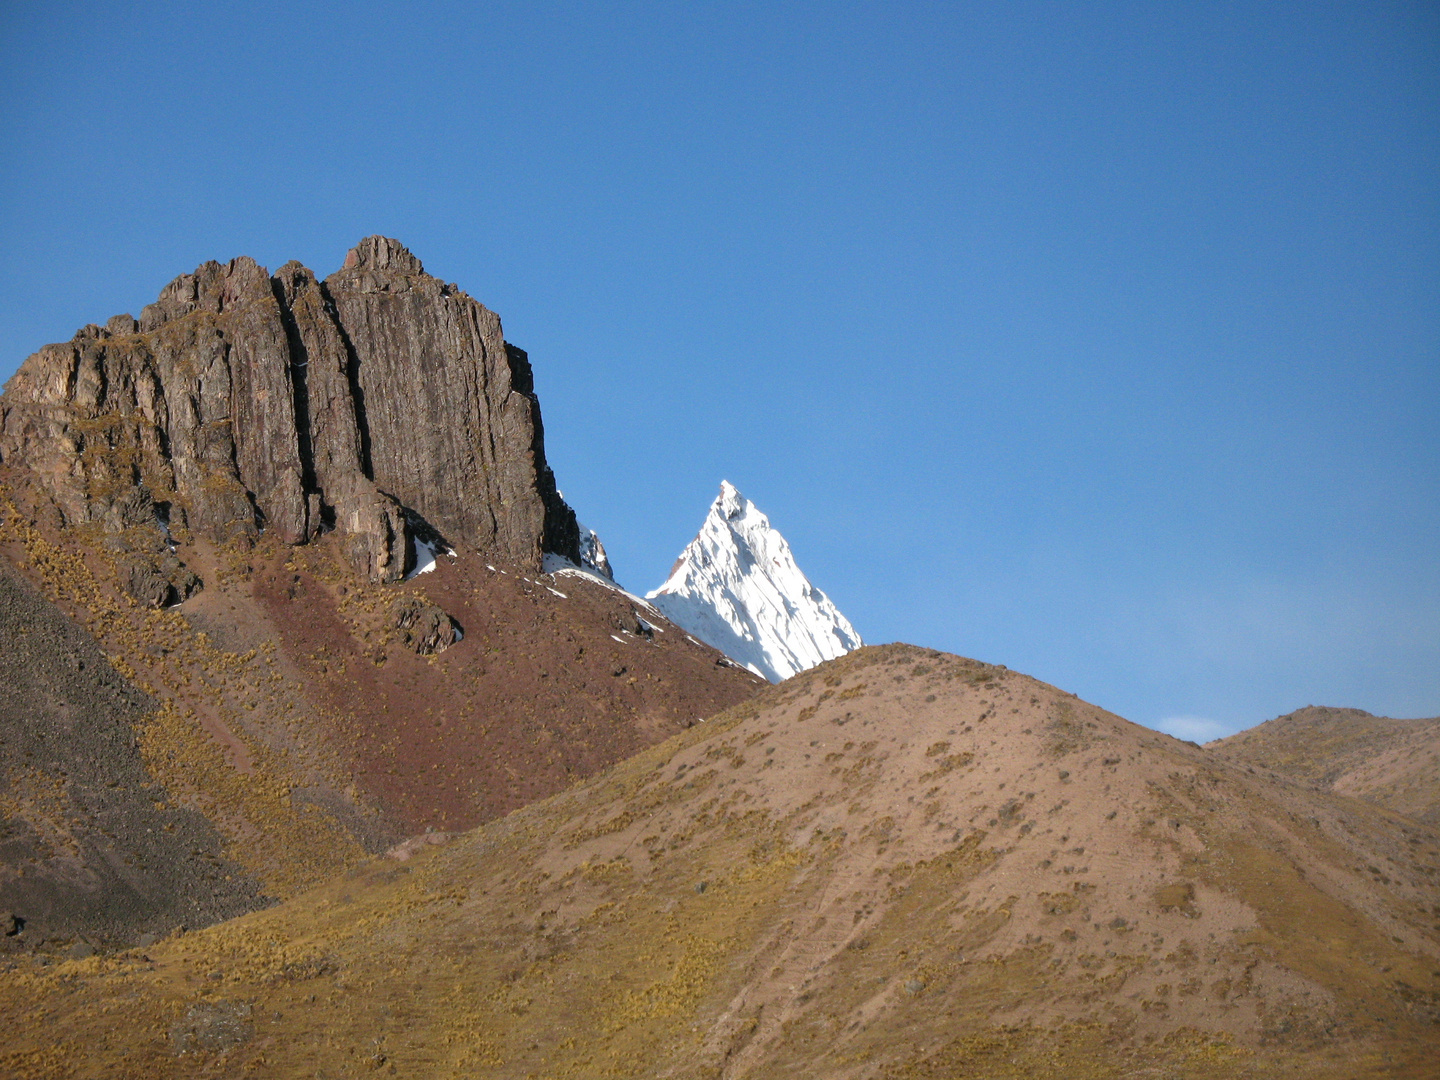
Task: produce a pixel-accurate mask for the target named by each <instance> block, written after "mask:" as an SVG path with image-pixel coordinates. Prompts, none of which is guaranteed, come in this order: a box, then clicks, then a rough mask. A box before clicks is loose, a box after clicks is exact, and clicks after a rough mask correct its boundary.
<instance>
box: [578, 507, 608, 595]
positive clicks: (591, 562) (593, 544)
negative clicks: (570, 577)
mask: <svg viewBox="0 0 1440 1080" xmlns="http://www.w3.org/2000/svg"><path fill="white" fill-rule="evenodd" d="M576 524H577V525H579V526H580V565H581V566H582V567H584V568H585V569H586V570H593V571H594V572H595V573H597V574H599V575H600V576H601V577H604V578H609V579H610V580H611V581H614V580H615V574H614V571H612V570H611V569H610V559H609V558H608V557H607V556H606V554H605V545H604V544H602V543H600V537H598V536H596V535H595V530H594V529H587V528H586V527H585V523H584V522H579V521H577V522H576Z"/></svg>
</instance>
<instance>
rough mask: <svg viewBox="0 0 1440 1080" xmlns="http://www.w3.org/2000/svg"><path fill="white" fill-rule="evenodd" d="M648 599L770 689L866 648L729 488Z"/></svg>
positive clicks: (763, 521)
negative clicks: (769, 684) (771, 684)
mask: <svg viewBox="0 0 1440 1080" xmlns="http://www.w3.org/2000/svg"><path fill="white" fill-rule="evenodd" d="M646 599H647V600H649V601H650V602H651V603H652V604H654V605H655V607H656V608H657V609H658V610H659V612H660V613H661V614H662V615H664V616H665V617H666V618H667V619H669V620H670V621H671V622H672V623H674V624H675V625H676V626H678V627H680V628H681V629H682V630H685V631H686V632H687V633H690V634H694V635H695V636H696V637H697V638H699V639H700V640H701V641H704V642H705V643H706V644H707V645H710V646H713V647H714V648H716V649H719V650H720V651H721V652H722V653H724V654H725V655H726V656H728V657H730V659H732V660H734V661H736V662H737V663H739V664H743V665H744V666H745V667H747V668H749V669H750V670H751V671H753V672H755V674H757V675H762V676H764V677H765V678H767V679H769V680H770V681H771V682H779V681H780V680H781V679H785V678H788V677H790V676H791V675H794V674H795V673H796V672H799V671H804V670H805V669H806V668H811V667H814V666H815V665H816V664H818V663H821V662H822V661H824V660H833V659H834V658H835V657H837V656H843V655H844V654H845V653H847V652H849V651H850V650H851V649H858V648H859V647H860V645H861V644H862V642H861V641H860V635H859V634H857V633H856V632H855V628H854V627H853V626H851V625H850V623H849V621H848V620H847V619H846V618H845V616H844V615H841V614H840V612H839V611H838V610H837V609H836V607H835V605H834V604H833V603H831V602H830V598H829V597H828V596H826V595H825V594H824V593H823V592H821V591H820V590H819V589H817V588H815V587H814V586H813V585H811V584H810V582H809V581H808V580H806V577H805V575H804V574H802V573H801V572H800V567H798V566H796V565H795V557H794V556H793V555H791V554H790V545H789V544H787V543H786V542H785V538H784V537H783V536H781V535H780V534H779V533H778V532H776V531H775V530H774V529H773V528H771V527H770V520H769V519H768V518H767V517H766V516H765V515H764V514H762V513H761V512H760V511H759V510H757V509H756V508H755V504H754V503H752V502H751V501H750V500H749V499H747V498H745V496H743V495H741V494H740V492H738V491H736V490H735V487H734V485H733V484H731V483H730V482H729V481H728V480H724V481H721V483H720V494H719V495H718V496H717V497H716V499H715V501H714V502H713V503H712V504H711V505H710V513H709V514H708V515H707V516H706V518H705V523H704V524H703V525H701V526H700V532H699V533H698V534H696V536H695V539H694V540H691V541H690V543H689V544H688V545H687V546H686V548H685V550H684V551H682V552H681V553H680V558H679V559H677V560H676V561H675V565H674V567H672V568H671V570H670V576H669V577H668V578H667V579H666V581H665V584H663V585H661V586H660V587H659V588H658V589H656V590H655V591H654V592H650V593H647V594H646Z"/></svg>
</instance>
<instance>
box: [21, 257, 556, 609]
mask: <svg viewBox="0 0 1440 1080" xmlns="http://www.w3.org/2000/svg"><path fill="white" fill-rule="evenodd" d="M0 460H3V461H4V462H5V463H6V464H7V465H11V466H19V467H20V468H21V471H22V472H23V473H24V474H25V475H26V476H27V477H28V478H29V480H30V481H31V482H32V483H35V484H36V485H38V487H39V488H40V489H41V491H42V492H43V494H44V495H45V496H46V498H47V500H48V502H49V503H50V504H51V505H53V508H54V511H53V512H54V513H56V514H58V516H59V518H60V520H61V522H62V523H63V524H67V525H74V524H84V523H89V524H96V525H100V526H102V527H103V528H104V529H105V530H106V531H107V532H109V533H112V534H120V533H124V532H126V531H127V530H133V528H134V527H136V526H142V527H144V528H147V529H148V528H150V527H151V526H153V525H154V523H155V522H156V521H157V520H159V521H162V522H165V521H168V523H169V524H170V526H171V527H173V528H188V529H191V530H194V531H195V532H198V533H201V534H203V535H206V536H207V537H209V538H211V539H213V540H215V541H217V542H227V541H239V542H241V543H246V542H249V541H253V539H254V538H255V537H256V536H257V535H258V534H259V532H260V530H262V529H265V530H269V531H271V532H273V533H274V535H276V536H278V537H279V538H280V539H282V540H284V541H285V542H286V543H289V544H299V543H304V542H305V541H306V540H307V539H309V538H310V537H312V536H313V535H315V534H316V533H317V532H318V531H320V530H322V529H329V528H334V529H335V530H337V531H338V532H339V533H340V534H341V535H342V536H343V537H344V538H345V547H346V552H347V556H348V557H349V560H350V562H351V563H352V565H353V566H354V567H355V568H356V569H357V570H358V571H360V572H362V573H364V574H366V575H368V576H369V577H370V578H371V579H372V580H375V581H392V580H395V579H397V578H399V577H401V576H402V575H403V574H404V572H405V570H406V568H407V566H408V565H409V564H410V563H411V560H413V557H414V554H413V544H412V536H413V532H414V531H415V530H417V529H420V530H425V529H427V528H428V529H430V530H434V531H435V532H438V533H439V534H440V535H441V536H442V537H443V538H444V539H445V540H446V541H448V542H449V543H451V544H453V545H456V546H457V547H464V548H468V549H471V550H478V551H493V552H494V553H496V554H497V555H499V556H501V557H504V558H506V559H508V560H511V561H513V562H515V563H518V564H520V565H522V566H532V567H538V564H539V561H540V556H541V553H542V552H543V551H554V552H558V553H560V554H563V555H566V556H567V557H569V558H571V559H578V550H577V543H578V530H577V527H576V524H575V515H574V513H573V512H572V511H571V510H570V508H569V507H568V506H566V505H565V503H564V502H563V500H561V498H560V496H559V494H558V492H557V491H556V487H555V480H554V477H553V475H552V474H551V472H550V469H549V467H548V466H547V465H546V463H545V449H544V438H543V433H542V428H541V423H540V409H539V404H538V402H537V401H536V398H535V393H534V384H533V379H532V377H531V371H530V364H529V361H528V359H527V358H526V356H525V353H524V352H523V351H522V350H520V349H517V348H515V347H514V346H511V345H509V344H507V343H506V342H505V340H504V338H503V337H502V335H501V330H500V319H499V317H498V316H497V315H496V314H495V313H494V312H491V311H488V310H487V309H486V308H484V307H483V306H481V305H480V304H479V303H477V302H476V301H475V300H473V299H471V298H470V297H469V296H468V295H466V294H465V293H464V292H463V291H461V290H460V289H458V288H457V287H455V286H453V285H447V284H445V283H444V282H442V281H440V280H438V279H437V278H434V277H431V276H430V275H428V274H426V273H425V271H424V269H423V267H422V266H421V265H420V261H419V260H418V259H417V258H415V256H413V255H412V254H410V252H409V251H407V250H406V249H405V248H404V247H403V246H401V245H400V244H399V243H398V242H397V241H394V240H389V239H386V238H384V237H379V236H371V237H367V238H366V239H364V240H362V241H361V242H360V243H359V244H358V245H356V246H355V247H354V248H353V249H351V251H350V252H349V254H348V255H347V256H346V257H345V262H344V265H343V266H342V267H341V269H340V270H338V271H337V272H336V273H334V274H332V275H331V276H330V277H328V278H326V279H325V280H324V281H320V280H317V279H316V277H315V275H314V274H313V273H312V272H311V271H309V270H307V269H306V268H305V267H303V266H301V265H300V264H299V263H296V262H290V263H287V264H286V265H284V266H282V267H281V268H280V270H279V271H278V272H277V273H276V274H275V275H274V276H271V275H270V274H269V273H268V272H267V271H266V270H265V269H264V268H263V267H260V266H258V265H257V264H256V263H255V262H254V260H252V259H249V258H244V257H242V258H238V259H234V260H232V261H231V262H229V263H227V264H224V265H222V264H220V263H215V262H208V263H205V264H204V265H203V266H201V267H199V268H198V269H197V270H196V271H195V272H194V273H193V274H184V275H181V276H180V277H178V278H176V279H175V280H174V281H172V282H171V283H170V284H169V285H167V286H166V287H165V288H164V289H163V290H162V291H161V293H160V297H159V299H158V300H157V301H156V302H155V303H154V304H150V305H148V306H147V307H145V309H144V310H143V311H142V312H141V313H140V318H139V319H138V320H136V319H133V318H132V317H130V316H129V315H118V316H115V317H114V318H112V319H110V320H109V321H108V322H107V323H106V324H105V326H104V327H103V328H102V327H98V326H87V327H85V328H83V329H82V330H80V331H79V332H78V333H77V334H76V335H75V337H74V338H73V339H72V340H71V341H69V342H66V343H64V344H57V345H47V346H45V347H44V348H43V349H41V350H40V351H39V352H37V353H35V354H34V355H33V356H31V357H30V358H29V359H27V360H26V361H25V363H24V364H23V365H22V366H21V368H20V370H19V371H18V372H16V374H15V376H14V377H13V378H12V379H11V380H10V381H9V383H8V384H6V387H5V392H4V395H3V397H0ZM152 547H153V550H151V551H149V552H141V555H143V556H145V557H146V558H147V559H148V560H149V561H148V562H145V563H142V564H141V566H140V569H139V570H138V571H137V573H139V575H140V576H141V577H142V578H144V577H145V576H146V574H148V573H150V571H151V570H154V571H155V572H158V573H159V574H160V575H162V576H163V575H165V574H166V567H165V565H164V563H165V559H164V552H163V544H157V545H152ZM151 576H152V577H153V576H154V575H153V574H151ZM171 576H172V577H173V576H174V575H173V574H172V575H171ZM153 584H154V583H153V582H151V585H152V586H153ZM188 587H191V585H190V583H189V582H185V581H181V580H179V579H177V580H176V589H177V590H178V591H180V592H182V593H183V592H184V590H185V589H186V588H188ZM161 592H163V589H162V590H161Z"/></svg>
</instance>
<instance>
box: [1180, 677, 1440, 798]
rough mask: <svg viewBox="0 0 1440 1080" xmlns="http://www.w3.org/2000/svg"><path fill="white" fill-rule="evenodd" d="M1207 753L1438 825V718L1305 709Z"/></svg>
mask: <svg viewBox="0 0 1440 1080" xmlns="http://www.w3.org/2000/svg"><path fill="white" fill-rule="evenodd" d="M1207 749H1210V750H1213V751H1214V752H1216V753H1218V754H1220V755H1222V756H1224V757H1225V758H1227V759H1228V760H1231V761H1235V762H1244V763H1246V764H1249V765H1252V766H1254V767H1255V768H1258V769H1266V770H1271V771H1273V772H1275V773H1276V774H1278V775H1280V776H1286V777H1290V778H1292V779H1295V780H1299V781H1302V782H1304V783H1307V784H1310V785H1312V786H1314V787H1319V788H1324V789H1326V790H1329V791H1334V792H1338V793H1339V794H1341V795H1350V796H1353V797H1355V798H1358V799H1366V800H1368V801H1370V802H1373V803H1378V804H1380V805H1381V806H1386V807H1389V808H1390V809H1391V810H1397V811H1399V812H1400V813H1402V814H1409V815H1410V816H1411V817H1414V818H1420V819H1422V820H1424V821H1427V822H1429V823H1430V824H1431V825H1440V717H1431V718H1430V719H1428V720H1392V719H1391V718H1390V717H1388V716H1371V715H1370V714H1369V713H1367V712H1361V711H1360V710H1359V709H1327V708H1323V707H1318V706H1314V705H1307V706H1306V707H1305V708H1303V709H1297V710H1296V711H1295V712H1293V713H1290V714H1289V715H1288V716H1281V717H1277V718H1276V719H1274V720H1267V721H1266V722H1265V723H1263V724H1260V725H1258V726H1256V727H1253V728H1250V729H1249V730H1248V731H1242V732H1240V733H1239V734H1237V735H1231V736H1230V737H1229V738H1225V739H1218V740H1216V741H1215V742H1213V743H1210V744H1209V746H1208V747H1207Z"/></svg>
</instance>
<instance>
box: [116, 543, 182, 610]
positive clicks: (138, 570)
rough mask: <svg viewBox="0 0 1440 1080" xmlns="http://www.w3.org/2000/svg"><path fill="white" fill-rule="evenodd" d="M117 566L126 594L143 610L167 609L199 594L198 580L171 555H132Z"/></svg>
mask: <svg viewBox="0 0 1440 1080" xmlns="http://www.w3.org/2000/svg"><path fill="white" fill-rule="evenodd" d="M117 566H118V567H119V569H120V581H121V583H122V584H123V585H124V586H125V591H126V592H128V593H129V594H130V595H131V596H133V597H134V598H135V599H136V600H137V601H139V602H140V603H141V604H143V605H144V606H146V607H154V608H163V607H170V606H171V605H172V604H178V603H181V602H183V601H185V600H188V599H190V597H192V596H194V595H195V593H197V592H199V591H200V578H199V577H198V576H197V575H196V574H195V572H194V571H193V570H190V569H188V568H187V567H185V566H184V565H183V564H182V563H181V562H180V560H179V559H178V558H176V557H175V556H174V555H173V554H171V553H170V552H165V553H164V554H162V555H147V554H141V553H138V552H132V553H131V554H128V555H125V556H122V557H121V558H120V559H119V560H117Z"/></svg>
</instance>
